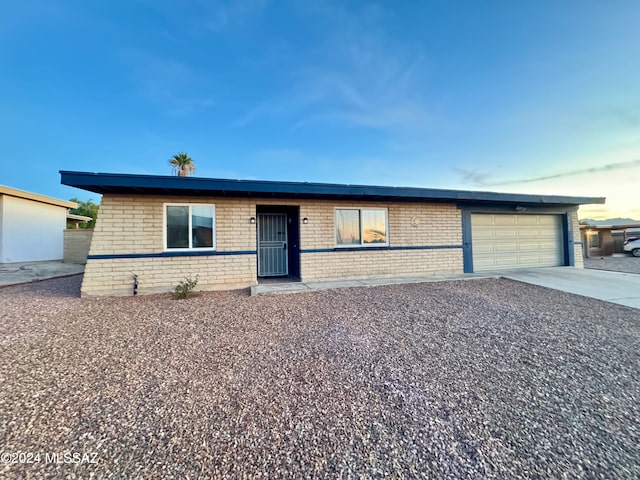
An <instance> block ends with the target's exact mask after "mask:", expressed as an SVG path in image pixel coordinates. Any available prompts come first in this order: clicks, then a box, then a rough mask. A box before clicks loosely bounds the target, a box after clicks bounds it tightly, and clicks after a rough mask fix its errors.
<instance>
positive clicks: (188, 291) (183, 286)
mask: <svg viewBox="0 0 640 480" xmlns="http://www.w3.org/2000/svg"><path fill="white" fill-rule="evenodd" d="M196 285H198V276H197V275H196V278H195V279H192V278H190V277H188V278H185V279H184V280H180V283H178V285H176V288H175V289H174V290H173V298H175V299H177V300H182V299H184V298H189V297H190V296H191V295H192V294H193V289H194V288H196Z"/></svg>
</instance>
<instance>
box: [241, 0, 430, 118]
mask: <svg viewBox="0 0 640 480" xmlns="http://www.w3.org/2000/svg"><path fill="white" fill-rule="evenodd" d="M298 15H299V18H300V21H301V22H302V24H304V25H306V26H307V27H308V28H309V29H311V30H312V34H313V32H317V33H318V37H319V39H320V42H319V45H317V46H316V47H315V48H314V49H313V50H311V51H306V52H305V55H304V57H303V58H299V59H298V60H299V61H298V63H294V64H289V65H287V67H288V68H287V69H286V71H285V72H284V74H285V80H284V82H285V85H284V88H282V89H281V90H282V91H284V92H285V93H282V94H277V95H272V96H270V97H267V98H265V99H263V100H262V101H260V102H258V103H257V104H256V105H254V106H253V107H252V108H250V109H248V110H247V112H245V113H244V114H243V115H242V116H240V117H239V118H238V119H237V120H236V122H235V124H236V125H237V126H245V125H247V124H250V123H252V122H254V121H258V120H264V119H278V120H282V121H287V122H289V124H290V126H291V128H294V129H295V128H301V127H305V126H308V125H312V124H318V123H323V124H326V123H329V124H338V125H341V126H348V127H365V128H373V129H395V128H415V127H420V126H424V124H425V123H426V122H428V121H429V115H428V111H427V108H426V106H425V105H426V101H425V99H424V98H423V94H422V88H421V84H422V79H423V77H424V73H425V72H424V70H425V59H424V56H423V54H422V52H421V51H420V49H419V48H411V47H406V46H402V47H400V46H399V45H397V44H396V42H394V41H393V39H392V38H391V36H390V35H388V34H387V33H386V32H385V30H384V29H383V28H382V18H383V16H384V11H383V10H382V9H381V8H380V7H377V6H373V5H369V6H365V7H363V8H360V9H358V10H356V9H349V8H347V7H345V6H342V5H338V4H335V3H333V2H313V1H309V2H303V3H301V4H300V5H299V8H298ZM289 53H290V52H289ZM280 67H282V66H281V65H280Z"/></svg>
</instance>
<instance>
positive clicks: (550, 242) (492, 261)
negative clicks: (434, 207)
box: [471, 214, 564, 272]
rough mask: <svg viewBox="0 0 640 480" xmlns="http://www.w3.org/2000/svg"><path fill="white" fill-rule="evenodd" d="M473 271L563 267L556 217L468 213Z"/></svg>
mask: <svg viewBox="0 0 640 480" xmlns="http://www.w3.org/2000/svg"><path fill="white" fill-rule="evenodd" d="M471 238H472V247H473V271H474V272H481V271H487V270H500V269H509V268H526V267H551V266H556V265H564V258H563V251H564V248H563V243H562V223H561V217H560V215H504V214H500V215H498V214H496V215H493V214H492V215H489V214H472V215H471Z"/></svg>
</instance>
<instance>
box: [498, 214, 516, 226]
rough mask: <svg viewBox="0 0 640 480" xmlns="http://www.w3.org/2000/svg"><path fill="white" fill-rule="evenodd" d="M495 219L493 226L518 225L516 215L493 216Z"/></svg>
mask: <svg viewBox="0 0 640 480" xmlns="http://www.w3.org/2000/svg"><path fill="white" fill-rule="evenodd" d="M491 217H493V221H492V224H493V225H495V226H497V227H501V226H515V225H517V224H518V219H517V218H515V217H516V216H515V215H491Z"/></svg>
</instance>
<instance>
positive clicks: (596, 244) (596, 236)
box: [589, 232, 602, 248]
mask: <svg viewBox="0 0 640 480" xmlns="http://www.w3.org/2000/svg"><path fill="white" fill-rule="evenodd" d="M589 246H590V247H592V248H600V247H601V246H602V245H601V244H600V232H590V233H589Z"/></svg>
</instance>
